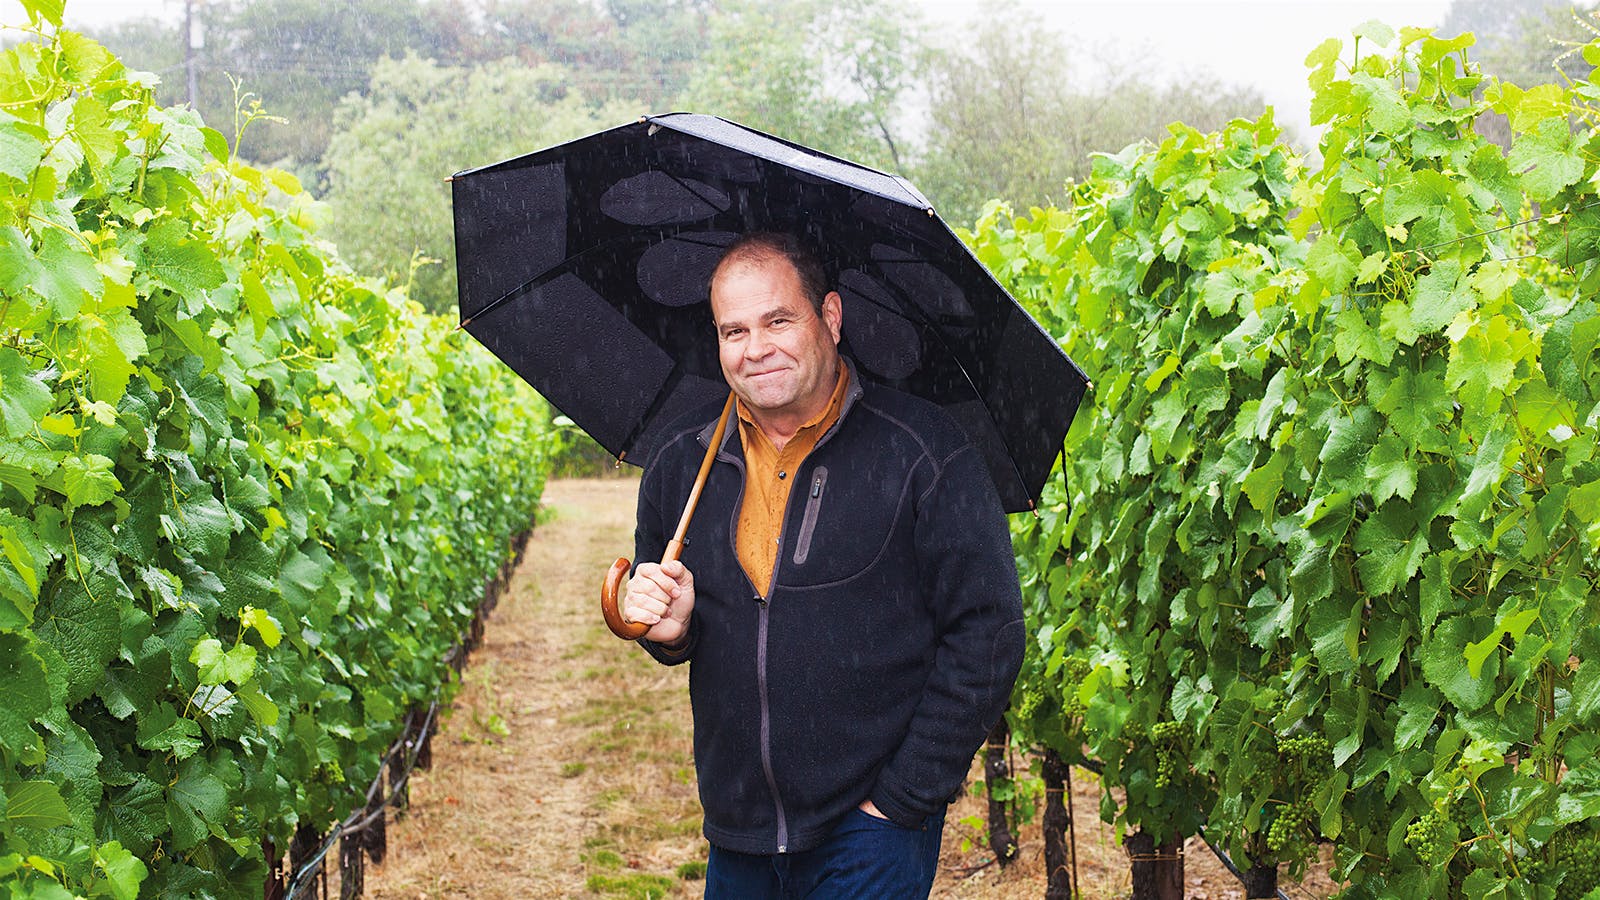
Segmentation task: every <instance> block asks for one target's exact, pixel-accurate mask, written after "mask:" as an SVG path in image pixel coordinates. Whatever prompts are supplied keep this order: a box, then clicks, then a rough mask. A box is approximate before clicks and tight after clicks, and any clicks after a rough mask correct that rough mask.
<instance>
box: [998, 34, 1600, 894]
mask: <svg viewBox="0 0 1600 900" xmlns="http://www.w3.org/2000/svg"><path fill="white" fill-rule="evenodd" d="M1355 36H1356V37H1357V38H1358V40H1357V42H1356V43H1355V44H1352V43H1351V42H1350V41H1349V40H1344V41H1340V40H1338V39H1331V40H1329V41H1328V42H1326V43H1325V44H1323V45H1322V46H1320V47H1318V48H1316V50H1314V51H1313V52H1312V53H1311V54H1310V55H1309V57H1308V58H1307V65H1308V68H1309V71H1310V74H1309V80H1310V83H1311V87H1312V89H1313V91H1314V92H1315V98H1316V99H1315V100H1314V122H1315V123H1316V124H1318V125H1319V126H1320V127H1323V128H1324V131H1323V137H1322V140H1321V145H1320V147H1319V150H1320V154H1319V155H1320V159H1316V160H1313V159H1308V158H1304V157H1301V156H1299V155H1298V154H1296V153H1295V152H1294V151H1293V150H1291V149H1289V148H1288V147H1287V146H1286V144H1285V143H1284V142H1283V141H1282V138H1281V135H1280V134H1279V132H1278V130H1277V127H1276V124H1275V122H1274V121H1273V119H1272V117H1271V116H1270V115H1267V116H1263V117H1262V118H1260V119H1257V120H1256V121H1253V122H1247V121H1238V122H1234V123H1231V124H1230V125H1229V126H1227V127H1226V128H1224V129H1222V130H1220V131H1218V132H1216V133H1213V134H1203V133H1200V132H1198V131H1195V130H1194V129H1189V128H1185V127H1183V126H1173V128H1172V129H1171V134H1170V136H1169V137H1168V138H1167V139H1165V140H1164V141H1162V142H1161V143H1160V144H1159V145H1154V146H1150V145H1139V146H1133V147H1129V148H1127V149H1125V150H1123V151H1122V152H1119V153H1115V154H1106V155H1102V156H1100V157H1098V158H1097V160H1096V164H1095V168H1094V171H1093V173H1092V175H1091V176H1090V177H1089V178H1088V179H1086V180H1085V181H1084V182H1083V183H1081V184H1076V185H1073V186H1072V187H1071V190H1070V192H1069V199H1070V203H1069V205H1067V206H1065V207H1062V208H1050V209H1037V210H1030V211H1028V212H1027V213H1026V214H1019V213H1017V212H1014V211H1013V210H1011V209H1009V208H1007V207H1006V206H1004V205H1003V204H994V205H991V206H990V207H989V208H988V209H987V210H986V211H985V214H984V216H983V217H982V218H981V219H980V220H979V222H978V223H977V226H976V228H975V229H974V230H973V231H972V232H971V234H970V235H969V240H970V242H971V244H972V246H973V248H974V251H975V252H976V253H977V254H978V255H979V257H980V259H982V260H983V261H984V262H985V263H986V264H987V265H988V266H989V267H990V268H991V270H992V271H993V272H995V274H996V276H997V277H998V278H999V279H1001V280H1002V282H1003V283H1004V284H1006V286H1007V287H1008V288H1010V289H1011V290H1012V291H1013V293H1015V294H1016V295H1017V296H1018V297H1019V299H1021V300H1022V301H1023V302H1024V304H1025V305H1027V306H1028V307H1029V308H1030V310H1031V311H1032V312H1033V313H1034V314H1035V315H1036V317H1037V318H1038V319H1039V320H1040V321H1041V322H1042V323H1043V324H1044V325H1045V327H1046V328H1047V329H1048V330H1050V331H1051V333H1053V334H1055V335H1056V336H1057V337H1058V339H1059V341H1060V343H1061V345H1062V347H1063V348H1064V349H1065V350H1066V351H1067V352H1068V353H1069V354H1070V355H1072V357H1073V358H1074V359H1075V360H1077V361H1078V362H1079V363H1080V365H1082V366H1083V367H1084V369H1085V370H1086V371H1087V372H1089V374H1090V376H1091V378H1092V379H1093V380H1094V382H1095V386H1096V388H1095V394H1094V397H1093V401H1094V402H1093V406H1092V407H1091V408H1088V409H1086V410H1085V411H1084V412H1082V413H1080V414H1079V416H1078V418H1077V419H1076V420H1075V421H1074V423H1073V428H1072V430H1071V432H1069V434H1068V436H1067V441H1066V448H1065V450H1064V454H1063V463H1062V465H1063V472H1062V473H1061V474H1062V478H1061V479H1060V480H1059V481H1055V480H1052V481H1051V482H1049V483H1047V486H1046V490H1045V493H1044V496H1043V498H1042V500H1041V503H1040V512H1039V515H1038V516H1037V517H1035V518H1034V519H1033V520H1032V521H1022V522H1019V523H1018V524H1017V526H1016V528H1015V530H1014V538H1015V543H1016V547H1017V558H1018V567H1019V571H1020V572H1021V573H1022V574H1023V577H1024V583H1025V585H1026V586H1027V587H1028V588H1029V590H1028V593H1027V594H1026V595H1025V596H1026V598H1027V603H1028V610H1027V612H1028V615H1029V617H1030V621H1029V627H1030V630H1032V631H1033V632H1034V633H1036V634H1040V635H1048V636H1050V640H1051V641H1053V642H1055V643H1056V644H1058V645H1060V646H1059V647H1057V646H1052V647H1050V648H1048V649H1049V650H1050V651H1051V652H1056V651H1057V650H1058V649H1064V650H1065V651H1066V652H1068V653H1070V655H1072V656H1074V657H1077V658H1082V659H1086V660H1091V661H1092V662H1093V665H1092V668H1091V669H1090V671H1089V672H1088V673H1087V674H1086V675H1085V676H1084V677H1083V679H1082V687H1081V689H1080V690H1079V691H1078V696H1079V697H1081V698H1082V699H1083V700H1085V701H1086V703H1085V708H1084V709H1083V711H1082V714H1081V721H1082V736H1083V752H1084V753H1085V754H1086V755H1088V756H1089V757H1091V758H1093V759H1095V760H1097V761H1098V762H1100V763H1101V764H1103V767H1104V772H1105V779H1104V784H1105V787H1106V791H1107V793H1106V795H1105V798H1104V800H1103V803H1102V813H1103V814H1104V815H1105V816H1106V817H1107V818H1109V819H1114V820H1116V821H1117V822H1118V824H1119V826H1120V827H1123V828H1125V829H1127V830H1129V831H1133V830H1135V829H1138V830H1141V831H1144V832H1147V833H1152V834H1161V835H1168V834H1180V835H1182V834H1188V833H1191V832H1192V830H1193V829H1195V828H1197V827H1199V825H1200V824H1201V823H1204V824H1205V827H1206V831H1207V834H1208V836H1210V835H1213V834H1215V835H1220V836H1222V842H1223V843H1224V844H1227V845H1230V846H1231V847H1232V849H1233V851H1235V852H1242V853H1243V854H1244V855H1246V856H1248V857H1249V858H1250V859H1251V860H1253V861H1255V862H1256V863H1257V864H1267V863H1271V862H1272V861H1274V860H1276V861H1277V862H1279V863H1287V864H1289V865H1290V867H1291V870H1293V869H1294V868H1295V867H1298V866H1303V865H1304V864H1305V863H1306V861H1307V860H1308V859H1310V858H1312V857H1313V855H1314V853H1315V850H1316V847H1317V844H1318V843H1319V842H1322V841H1328V842H1331V843H1333V845H1334V847H1335V850H1336V857H1335V858H1336V862H1335V864H1334V873H1333V874H1334V875H1335V877H1336V878H1337V879H1338V880H1341V881H1343V882H1344V883H1346V884H1347V885H1348V889H1347V892H1346V893H1347V896H1349V897H1351V898H1367V897H1387V896H1437V897H1463V896H1469V897H1471V896H1492V895H1505V896H1512V897H1522V896H1532V895H1531V894H1529V893H1528V888H1527V884H1528V878H1527V877H1526V875H1525V874H1524V873H1522V872H1520V871H1519V867H1520V865H1521V863H1522V862H1528V863H1529V864H1533V865H1536V867H1537V862H1538V860H1542V859H1544V856H1545V855H1551V856H1552V861H1551V862H1550V863H1549V867H1547V868H1546V870H1545V872H1546V874H1547V875H1548V874H1549V873H1553V872H1556V871H1558V870H1559V867H1556V866H1555V863H1554V862H1553V856H1554V855H1555V854H1557V853H1558V852H1565V851H1562V850H1558V849H1557V848H1558V845H1557V844H1556V843H1553V842H1552V843H1548V844H1547V841H1550V836H1551V835H1552V834H1566V833H1567V832H1566V831H1565V830H1564V829H1568V828H1571V829H1573V830H1574V831H1582V830H1583V829H1591V828H1592V825H1593V820H1594V819H1595V818H1596V817H1597V816H1600V814H1597V813H1596V811H1595V809H1596V808H1595V805H1594V802H1593V800H1592V798H1593V797H1595V796H1600V765H1597V764H1596V762H1595V760H1596V759H1600V702H1596V700H1595V699H1594V698H1596V697H1600V665H1597V663H1600V607H1596V605H1595V604H1594V602H1593V597H1594V596H1595V590H1596V587H1597V585H1600V440H1597V437H1600V419H1597V410H1600V350H1597V347H1600V304H1597V302H1596V301H1595V299H1594V298H1595V297H1596V296H1600V197H1597V196H1596V194H1595V191H1596V185H1597V184H1600V180H1597V168H1596V165H1597V161H1600V135H1597V134H1596V133H1595V132H1594V131H1593V130H1592V126H1593V119H1592V112H1593V105H1594V102H1595V100H1594V98H1595V97H1600V87H1597V86H1596V84H1595V83H1593V82H1592V81H1581V82H1577V83H1574V84H1572V85H1569V86H1542V87H1540V88H1537V89H1533V90H1524V89H1522V88H1519V87H1517V86H1514V85H1507V84H1500V83H1498V82H1496V81H1495V79H1493V78H1492V77H1489V76H1486V75H1484V74H1482V73H1481V72H1480V71H1479V70H1478V69H1477V67H1476V65H1475V63H1474V62H1473V60H1472V58H1471V56H1470V45H1471V36H1470V35H1469V36H1463V37H1460V38H1450V39H1443V38H1439V37H1436V36H1434V35H1432V34H1431V33H1430V32H1428V31H1427V30H1425V29H1402V30H1401V31H1400V32H1398V33H1397V32H1395V31H1393V30H1392V29H1389V28H1387V27H1386V26H1383V25H1381V24H1379V23H1369V24H1367V25H1364V26H1362V27H1361V28H1360V29H1357V33H1356V35H1355ZM1584 52H1585V53H1586V54H1588V56H1589V57H1593V58H1594V59H1596V60H1600V42H1597V43H1595V44H1591V45H1589V47H1587V48H1586V49H1585V51H1584ZM1491 113H1493V114H1497V115H1501V116H1504V117H1506V120H1507V122H1508V124H1509V128H1510V132H1511V136H1510V146H1509V148H1508V149H1507V148H1502V147H1500V146H1497V145H1495V144H1492V143H1490V142H1489V141H1488V140H1487V139H1486V138H1484V137H1482V136H1481V135H1480V134H1479V132H1478V130H1477V129H1475V128H1474V125H1475V123H1476V121H1477V120H1478V118H1479V117H1481V116H1485V115H1488V114H1491ZM1040 672H1042V669H1040V668H1027V669H1025V671H1024V678H1035V677H1039V673H1040ZM1022 690H1023V693H1024V695H1025V694H1026V689H1025V688H1024V689H1022ZM1043 709H1045V706H1044V705H1042V704H1041V705H1036V706H1034V707H1030V710H1031V711H1033V712H1034V715H1035V717H1036V718H1037V711H1038V710H1043ZM1119 789H1120V790H1119ZM1567 840H1569V838H1567V837H1562V838H1560V841H1561V842H1565V841H1567ZM1565 846H1566V844H1565V843H1561V844H1559V847H1561V848H1564V847H1565ZM1586 846H1587V845H1586ZM1562 859H1563V860H1564V861H1566V863H1572V861H1573V860H1576V859H1578V857H1577V856H1574V855H1572V854H1568V855H1567V856H1563V857H1562ZM1564 864H1565V863H1564ZM1550 877H1554V876H1550ZM1546 881H1548V878H1546ZM1568 886H1569V885H1566V883H1563V886H1562V888H1561V890H1562V891H1563V892H1565V891H1566V890H1567V887H1568ZM1561 896H1566V894H1565V893H1562V894H1561ZM1573 896H1580V894H1573Z"/></svg>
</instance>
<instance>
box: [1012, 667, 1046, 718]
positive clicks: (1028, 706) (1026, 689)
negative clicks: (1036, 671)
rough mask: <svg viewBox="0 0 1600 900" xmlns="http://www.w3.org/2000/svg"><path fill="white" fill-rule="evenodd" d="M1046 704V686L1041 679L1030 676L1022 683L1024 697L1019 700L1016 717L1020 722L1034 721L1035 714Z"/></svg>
mask: <svg viewBox="0 0 1600 900" xmlns="http://www.w3.org/2000/svg"><path fill="white" fill-rule="evenodd" d="M1042 705H1044V686H1043V685H1041V684H1040V683H1039V679H1034V678H1030V679H1028V680H1027V681H1024V682H1023V683H1022V697H1021V698H1020V699H1019V700H1018V702H1017V707H1016V719H1015V720H1014V721H1018V722H1032V721H1033V716H1034V714H1035V713H1037V712H1038V711H1039V707H1040V706H1042Z"/></svg>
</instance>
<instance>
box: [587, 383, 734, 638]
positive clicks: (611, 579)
mask: <svg viewBox="0 0 1600 900" xmlns="http://www.w3.org/2000/svg"><path fill="white" fill-rule="evenodd" d="M732 415H733V392H732V391H729V392H728V402H726V403H724V404H722V416H721V418H719V419H717V428H716V430H715V431H713V432H712V433H711V443H710V444H708V445H707V446H706V455H705V456H704V457H703V458H702V459H701V460H700V472H699V474H697V475H695V478H694V487H693V488H692V489H691V490H690V491H689V502H688V503H685V504H684V506H683V515H682V516H681V517H679V519H678V530H677V531H676V532H675V533H674V534H673V535H672V540H670V541H667V552H666V553H664V554H663V555H662V557H661V561H662V562H663V563H665V562H670V561H672V560H674V559H677V558H678V554H679V553H682V552H683V536H684V535H685V534H686V533H687V532H688V531H689V521H690V520H691V519H693V518H694V508H695V505H696V504H697V503H699V502H700V491H701V489H702V488H704V487H705V486H706V477H707V476H709V475H710V474H711V463H712V461H713V460H715V459H716V458H717V450H718V449H719V448H721V446H722V436H723V435H724V434H726V433H727V430H728V419H729V418H730V417H731V416H732ZM630 568H631V565H630V563H629V562H628V559H627V557H618V558H617V561H616V562H614V563H612V564H611V568H610V570H608V571H607V572H606V577H605V581H603V582H601V584H600V614H601V615H602V616H605V619H606V626H607V627H608V628H610V629H611V633H612V634H614V635H616V636H617V637H619V638H622V639H623V640H625V641H636V640H638V639H639V638H641V637H643V636H644V633H645V632H647V631H649V630H650V626H649V625H646V624H644V623H643V622H629V621H627V620H626V619H624V618H623V617H622V610H621V609H620V608H619V607H618V606H617V598H618V595H619V594H620V593H621V592H622V582H623V579H625V578H627V577H628V570H629V569H630Z"/></svg>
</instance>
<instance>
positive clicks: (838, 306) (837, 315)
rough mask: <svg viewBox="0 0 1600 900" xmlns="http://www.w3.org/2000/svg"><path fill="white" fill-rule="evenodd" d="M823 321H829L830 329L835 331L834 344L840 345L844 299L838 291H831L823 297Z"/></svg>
mask: <svg viewBox="0 0 1600 900" xmlns="http://www.w3.org/2000/svg"><path fill="white" fill-rule="evenodd" d="M822 321H824V322H826V323H828V331H830V332H832V333H833V345H834V346H835V347H837V346H839V335H840V333H841V329H842V328H843V327H844V300H843V298H841V297H840V296H839V292H838V291H829V292H828V295H827V296H826V297H823V298H822Z"/></svg>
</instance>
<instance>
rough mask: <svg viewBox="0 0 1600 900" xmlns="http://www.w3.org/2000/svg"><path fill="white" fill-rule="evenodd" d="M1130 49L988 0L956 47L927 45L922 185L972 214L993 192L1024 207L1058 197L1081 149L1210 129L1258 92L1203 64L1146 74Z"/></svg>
mask: <svg viewBox="0 0 1600 900" xmlns="http://www.w3.org/2000/svg"><path fill="white" fill-rule="evenodd" d="M1145 70H1146V67H1145V66H1143V65H1142V64H1141V63H1140V61H1139V59H1138V58H1137V57H1120V56H1118V55H1116V54H1115V53H1113V52H1109V51H1106V50H1096V51H1090V50H1084V49H1080V48H1078V47H1076V46H1075V45H1073V44H1072V43H1071V42H1069V41H1068V39H1067V38H1066V37H1064V36H1063V35H1062V34H1060V33H1059V32H1056V31H1053V30H1050V29H1047V28H1041V27H1039V26H1038V25H1037V23H1036V22H1032V21H1028V20H1027V19H1025V18H1024V17H1023V16H1022V15H1021V14H1020V13H1019V12H1018V11H1017V10H1016V8H1015V7H1012V6H1009V5H995V6H991V7H990V8H989V13H988V14H986V15H985V16H983V24H981V25H980V26H979V27H978V31H977V33H976V34H975V35H974V36H973V37H972V39H971V40H970V41H967V42H965V43H964V44H963V45H962V46H960V47H954V48H943V49H940V50H938V51H936V52H935V53H933V54H932V55H931V56H930V59H929V63H928V66H927V69H926V77H927V81H928V84H929V89H930V92H931V97H932V102H931V110H930V113H929V126H930V128H929V137H928V150H927V157H926V160H925V161H924V163H923V165H922V166H921V167H920V168H919V170H918V179H917V180H918V184H919V185H920V186H922V188H923V191H924V193H926V194H927V195H928V196H929V198H930V199H931V200H933V202H934V204H935V206H937V207H938V208H939V210H940V212H941V213H942V214H943V215H944V216H945V218H947V219H950V220H952V221H971V220H972V219H974V218H975V217H976V216H977V214H978V211H979V209H980V208H981V207H982V206H983V204H984V203H985V202H986V201H988V200H990V199H994V198H1000V199H1004V200H1007V201H1010V202H1012V203H1013V204H1015V205H1016V206H1018V207H1020V208H1023V209H1026V208H1027V207H1029V206H1031V205H1035V204H1037V205H1048V204H1050V203H1051V202H1061V201H1064V199H1065V194H1066V182H1067V180H1068V179H1074V180H1081V179H1082V178H1084V177H1085V176H1086V175H1087V174H1088V173H1089V170H1090V166H1091V163H1092V157H1091V154H1093V153H1095V152H1101V151H1103V152H1115V151H1117V150H1120V149H1122V148H1123V147H1125V146H1127V145H1128V144H1131V143H1134V142H1137V141H1140V140H1149V141H1159V140H1161V139H1162V138H1164V137H1165V136H1166V133H1167V125H1168V124H1170V123H1172V122H1179V121H1181V122H1183V123H1185V124H1188V125H1191V126H1193V127H1195V128H1198V129H1201V130H1213V129H1216V128H1219V127H1220V126H1222V125H1223V124H1225V123H1226V122H1228V121H1230V120H1232V119H1234V118H1237V117H1254V116H1257V115H1259V114H1260V111H1261V109H1262V108H1263V107H1264V106H1266V100H1265V99H1264V98H1263V97H1262V96H1261V94H1260V93H1259V92H1257V91H1256V90H1254V89H1251V88H1242V87H1235V86H1231V85H1227V84H1224V83H1222V82H1220V81H1218V80H1217V79H1216V78H1215V77H1212V76H1208V75H1200V76H1191V77H1188V78H1186V79H1184V80H1182V81H1179V82H1176V83H1173V84H1160V83H1156V82H1153V81H1151V80H1150V79H1149V77H1148V75H1147V74H1146V71H1145Z"/></svg>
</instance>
